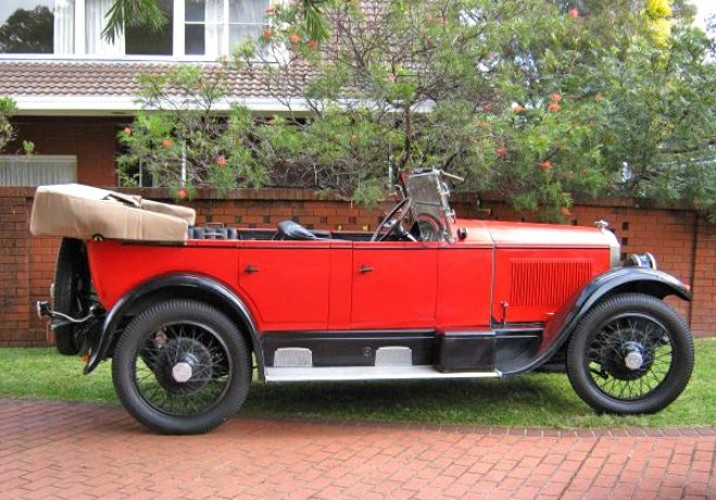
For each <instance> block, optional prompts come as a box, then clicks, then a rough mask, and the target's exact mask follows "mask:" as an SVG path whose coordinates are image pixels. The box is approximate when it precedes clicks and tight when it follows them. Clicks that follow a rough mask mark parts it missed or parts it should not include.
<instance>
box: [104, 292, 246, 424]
mask: <svg viewBox="0 0 716 500" xmlns="http://www.w3.org/2000/svg"><path fill="white" fill-rule="evenodd" d="M251 369H252V367H251V357H250V350H249V347H248V345H247V343H246V340H245V339H244V338H243V336H242V335H241V333H240V332H239V330H238V329H237V327H236V325H235V324H234V323H233V322H232V321H231V320H230V319H229V318H227V317H226V316H225V315H224V314H223V313H221V312H220V311H218V310H217V309H215V308H213V307H211V306H209V305H207V304H205V303H202V302H197V301H193V300H170V301H167V302H161V303H159V304H157V305H154V306H152V307H150V308H149V309H147V310H146V311H144V312H143V313H141V314H139V315H138V316H137V317H136V318H134V319H133V320H132V321H131V322H130V323H129V325H128V326H127V328H126V330H125V331H124V333H123V334H122V336H121V337H120V339H119V341H118V343H117V346H116V348H115V350H114V355H113V360H112V380H113V382H114V387H115V390H116V391H117V396H118V397H119V399H120V401H121V402H122V404H123V405H124V406H125V408H126V409H127V410H128V411H129V412H130V413H131V414H132V415H133V416H134V417H135V418H136V419H137V420H139V421H140V422H142V423H143V424H144V425H146V426H148V427H150V428H152V429H154V430H156V431H159V432H162V433H165V434H199V433H203V432H206V431H209V430H211V429H213V428H214V427H216V426H218V425H220V424H222V423H223V422H224V421H225V420H226V419H228V418H229V417H230V416H232V415H234V414H235V413H236V412H238V411H239V408H240V407H241V405H242V404H243V402H244V400H245V399H246V395H247V394H248V390H249V384H250V381H251Z"/></svg>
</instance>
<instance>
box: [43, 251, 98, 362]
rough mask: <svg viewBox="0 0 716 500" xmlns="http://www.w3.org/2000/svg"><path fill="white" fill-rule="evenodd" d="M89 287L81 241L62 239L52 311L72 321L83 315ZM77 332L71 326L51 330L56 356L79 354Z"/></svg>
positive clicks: (87, 270) (76, 329)
mask: <svg viewBox="0 0 716 500" xmlns="http://www.w3.org/2000/svg"><path fill="white" fill-rule="evenodd" d="M90 287H91V283H90V271H89V264H88V262H87V250H86V247H85V243H84V241H82V240H76V239H73V238H64V239H63V240H62V243H61V245H60V251H59V253H58V254H57V264H56V266H55V283H54V286H53V299H52V308H53V309H54V310H55V311H57V312H61V313H63V314H67V315H69V316H72V317H73V318H77V317H80V316H84V315H86V314H87V304H86V303H85V302H86V301H85V300H84V299H83V297H85V296H89V294H90ZM77 331H78V328H77V325H74V324H68V325H63V326H59V327H57V328H55V330H54V332H55V346H56V348H57V351H58V352H59V353H60V354H65V355H75V354H78V353H79V352H80V348H81V347H82V339H78V338H77V335H76V333H77Z"/></svg>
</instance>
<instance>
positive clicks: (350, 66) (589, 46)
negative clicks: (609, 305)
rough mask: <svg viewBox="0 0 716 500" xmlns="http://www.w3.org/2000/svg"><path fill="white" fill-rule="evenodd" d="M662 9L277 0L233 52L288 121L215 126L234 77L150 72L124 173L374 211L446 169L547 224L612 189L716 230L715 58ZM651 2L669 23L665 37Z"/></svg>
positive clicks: (702, 40) (680, 4)
mask: <svg viewBox="0 0 716 500" xmlns="http://www.w3.org/2000/svg"><path fill="white" fill-rule="evenodd" d="M652 4H653V5H652ZM652 4H649V7H651V8H652V10H651V11H648V9H647V7H648V6H647V2H646V0H634V1H633V2H616V1H607V2H605V1H602V0H579V1H568V2H565V1H561V0H499V1H494V0H435V1H431V2H424V1H422V0H385V1H381V2H369V3H361V2H356V1H350V2H346V1H342V0H315V1H304V2H292V3H289V4H287V5H283V4H281V5H279V6H276V8H275V9H274V10H273V11H271V12H269V15H270V16H271V17H272V20H271V24H270V25H271V27H270V29H267V30H266V31H265V32H264V34H263V35H262V36H261V37H260V39H259V40H257V41H256V42H249V43H245V44H243V45H241V46H240V47H237V48H236V49H235V51H234V57H235V62H236V64H237V67H238V68H239V70H240V71H248V72H249V73H250V75H251V76H252V77H253V78H255V79H256V80H257V81H258V82H260V83H261V84H262V85H264V86H266V87H267V88H268V89H269V90H270V91H271V92H272V94H273V97H275V98H276V99H277V101H278V102H282V103H284V104H285V105H286V108H287V111H286V112H285V113H283V114H282V115H281V116H277V117H272V118H270V119H264V121H263V124H262V125H261V126H258V125H257V124H256V123H255V122H254V120H253V119H252V118H251V116H250V114H249V113H248V111H246V110H245V109H241V108H235V109H233V110H232V111H227V112H226V116H225V118H222V119H218V120H217V119H216V118H211V117H210V114H209V113H208V111H210V110H211V111H213V110H215V107H216V104H217V103H219V102H221V100H222V97H223V96H225V95H226V94H227V92H228V79H229V78H231V77H230V76H229V68H228V67H226V66H223V67H222V68H221V69H219V70H217V71H214V72H213V73H212V74H211V75H210V76H206V75H205V76H204V77H202V76H201V74H200V72H199V70H182V71H176V72H173V73H170V75H168V76H167V77H164V78H163V77H153V78H147V79H145V81H144V83H145V92H144V93H143V94H142V100H143V102H144V103H145V106H146V107H147V109H155V110H159V111H158V112H152V113H150V112H149V111H147V112H146V113H142V114H140V116H138V118H137V123H136V124H135V126H134V128H133V130H132V134H130V135H127V136H126V137H123V141H124V143H125V144H126V145H127V146H128V148H129V151H130V154H129V155H127V156H125V157H123V159H122V160H121V165H123V166H124V167H127V166H129V165H136V164H137V163H138V162H142V163H143V164H144V165H146V166H147V168H148V169H150V170H152V173H153V175H155V177H156V178H158V179H159V180H160V182H162V183H164V184H169V185H177V186H178V185H179V184H181V182H180V181H178V180H177V179H179V178H180V176H179V174H178V172H179V170H180V169H181V159H182V157H183V155H184V156H185V157H186V165H187V167H188V169H189V170H190V173H189V175H188V176H187V178H186V181H185V183H186V184H187V186H189V187H192V188H193V187H201V186H214V187H218V188H220V189H229V188H231V187H232V186H238V185H249V186H263V185H272V186H294V187H308V188H314V189H330V190H333V191H335V192H338V193H340V194H341V195H343V196H344V197H346V198H351V199H353V200H360V201H361V202H364V203H371V202H373V201H375V200H376V199H378V198H379V197H380V196H381V195H382V194H383V193H385V192H386V191H388V190H390V189H391V186H389V182H390V181H391V180H390V179H389V176H388V173H389V172H391V171H392V172H397V171H398V170H400V169H406V170H411V169H417V168H423V167H432V166H437V167H441V168H445V169H448V170H450V171H452V172H455V173H458V174H461V175H464V176H466V177H467V183H466V184H465V185H464V188H465V189H470V190H477V191H488V190H491V191H497V192H499V193H501V194H502V195H503V196H504V197H506V198H507V199H508V200H510V201H511V202H512V203H513V205H514V206H515V207H516V208H517V209H518V210H522V211H539V212H540V213H541V214H542V215H543V216H544V218H547V219H560V218H564V217H565V216H566V215H568V207H569V205H570V204H571V203H572V199H573V198H574V197H577V196H579V197H584V196H595V195H605V194H606V195H629V196H635V197H638V198H641V199H642V200H644V201H645V202H648V201H655V202H662V201H664V200H687V201H689V202H691V203H693V204H694V206H696V207H698V208H700V209H703V210H704V211H705V212H707V213H710V214H711V217H712V218H714V219H716V166H715V165H716V150H715V149H714V145H715V143H716V139H715V138H716V130H715V127H716V116H714V114H715V113H716V62H715V61H716V47H715V46H714V42H713V41H712V40H710V39H709V38H707V37H706V36H705V34H704V33H703V32H701V31H699V30H698V29H695V28H694V27H693V26H691V24H690V23H691V21H692V15H693V12H692V10H690V9H689V6H688V4H686V3H684V1H681V0H679V1H676V2H673V5H672V12H673V15H671V16H669V15H668V14H667V12H666V10H664V9H663V8H661V7H663V6H664V5H669V3H666V2H664V1H660V2H656V3H654V2H652ZM657 4H658V5H657ZM655 6H656V7H655ZM659 6H661V7H659ZM657 7H659V8H657ZM654 8H657V10H658V11H659V12H660V14H659V16H658V18H659V19H660V20H661V21H664V22H668V30H666V31H665V30H661V31H660V32H659V33H660V34H659V36H658V37H656V36H655V32H654V25H653V21H654V15H652V14H650V12H652V11H653V10H654ZM363 9H366V10H363ZM318 20H321V21H320V23H319V21H318ZM323 22H325V24H321V23H323ZM316 23H319V24H321V26H323V27H324V28H325V29H326V30H328V31H326V32H325V33H324V34H322V35H321V36H316V34H317V30H318V31H319V32H320V31H321V30H322V29H323V28H320V29H319V28H317V27H316V26H318V25H317V24H316ZM662 24H663V23H662ZM661 28H664V26H661ZM661 28H660V29H661ZM657 38H658V39H657ZM289 95H290V96H304V98H305V101H304V102H303V103H302V105H301V106H296V99H295V98H294V100H293V101H289V100H288V99H287V96H289ZM170 96H172V97H171V98H170ZM177 96H179V97H177ZM182 107H183V108H184V109H189V110H190V111H188V112H186V113H183V112H180V111H179V110H180V109H182ZM232 127H238V128H232ZM166 138H171V140H172V146H171V147H164V148H162V147H161V145H162V144H163V141H164V139H166ZM220 155H223V157H224V158H225V159H226V160H227V165H228V166H229V167H230V168H218V167H217V164H216V158H218V156H220ZM129 171H130V170H129V169H128V168H124V172H125V175H124V177H125V178H127V179H130V178H131V175H128V174H127V172H129ZM130 180H131V179H130ZM172 183H173V184H172Z"/></svg>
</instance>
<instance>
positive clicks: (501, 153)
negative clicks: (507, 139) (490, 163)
mask: <svg viewBox="0 0 716 500" xmlns="http://www.w3.org/2000/svg"><path fill="white" fill-rule="evenodd" d="M505 156H507V148H504V147H503V148H497V157H498V158H504V157H505Z"/></svg>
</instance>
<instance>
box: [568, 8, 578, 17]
mask: <svg viewBox="0 0 716 500" xmlns="http://www.w3.org/2000/svg"><path fill="white" fill-rule="evenodd" d="M567 15H568V16H569V17H571V18H572V19H577V18H578V17H579V9H569V11H567Z"/></svg>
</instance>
